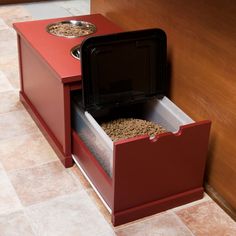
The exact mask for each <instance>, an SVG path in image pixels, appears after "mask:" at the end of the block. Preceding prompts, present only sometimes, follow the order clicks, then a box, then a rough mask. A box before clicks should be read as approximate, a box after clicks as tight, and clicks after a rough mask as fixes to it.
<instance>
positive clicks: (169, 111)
mask: <svg viewBox="0 0 236 236" xmlns="http://www.w3.org/2000/svg"><path fill="white" fill-rule="evenodd" d="M79 93H80V92H76V93H75V94H73V95H72V127H73V129H74V130H75V131H76V132H77V134H78V135H79V136H80V138H81V139H82V140H83V142H84V143H85V144H86V146H87V147H88V149H89V150H90V152H91V153H92V154H93V155H94V157H95V158H96V159H97V160H98V162H99V163H100V165H101V166H102V167H103V169H104V170H105V172H106V173H107V174H108V175H109V176H110V177H111V176H112V168H113V141H112V140H111V139H110V137H109V136H108V135H107V134H106V133H105V132H104V130H103V129H102V128H101V126H100V125H99V124H100V123H101V122H104V121H108V120H113V119H117V118H129V117H132V118H139V119H145V120H148V121H152V122H155V123H157V124H160V125H161V126H162V127H164V128H165V129H166V130H167V131H169V132H172V133H176V132H178V130H179V128H180V126H182V125H186V124H191V123H194V121H193V120H192V119H191V118H190V117H189V116H188V115H186V114H185V113H184V112H183V111H182V110H181V109H180V108H178V107H177V106H176V105H175V104H174V103H173V102H171V101H170V100H169V99H168V98H167V97H164V98H162V99H151V100H150V101H149V102H146V103H142V104H133V105H131V106H124V107H115V108H110V109H107V110H103V111H102V112H101V111H98V112H94V113H93V114H90V113H89V112H87V111H83V110H82V109H81V108H80V98H81V95H80V94H79Z"/></svg>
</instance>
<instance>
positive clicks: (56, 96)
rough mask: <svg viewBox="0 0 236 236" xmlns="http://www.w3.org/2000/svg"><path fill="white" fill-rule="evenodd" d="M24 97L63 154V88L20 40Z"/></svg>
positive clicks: (35, 54) (33, 51)
mask: <svg viewBox="0 0 236 236" xmlns="http://www.w3.org/2000/svg"><path fill="white" fill-rule="evenodd" d="M21 65H22V68H21V69H22V72H21V73H22V77H23V84H24V87H23V93H24V94H26V96H27V98H28V99H29V100H30V102H31V104H32V105H33V106H34V107H35V109H36V110H37V112H38V113H39V114H40V116H41V118H42V119H43V120H44V121H45V123H46V124H47V126H48V127H49V128H50V130H51V132H52V133H53V134H54V136H55V137H56V138H57V140H58V142H59V143H60V144H61V146H62V147H63V150H64V152H65V154H67V153H68V152H69V151H70V150H66V145H65V144H66V134H65V125H66V123H65V110H64V85H63V83H60V82H59V81H58V79H57V78H56V77H55V74H54V73H53V72H52V71H51V69H50V68H49V66H48V65H47V64H46V63H45V62H44V61H42V60H41V58H40V57H39V56H38V55H37V52H36V51H35V50H34V49H32V48H31V47H30V46H29V45H28V44H27V42H26V41H25V40H21Z"/></svg>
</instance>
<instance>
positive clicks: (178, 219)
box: [170, 212, 195, 236]
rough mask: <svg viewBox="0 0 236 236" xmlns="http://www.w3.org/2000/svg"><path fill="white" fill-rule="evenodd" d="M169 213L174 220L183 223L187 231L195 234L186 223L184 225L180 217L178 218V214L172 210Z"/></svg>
mask: <svg viewBox="0 0 236 236" xmlns="http://www.w3.org/2000/svg"><path fill="white" fill-rule="evenodd" d="M170 213H171V214H172V215H173V216H174V217H175V218H176V220H177V221H178V222H179V223H180V224H181V225H183V226H184V227H185V228H186V229H187V230H188V231H189V233H191V235H192V236H194V235H195V234H194V233H193V232H192V230H191V229H190V228H189V227H188V225H186V224H185V223H184V222H183V221H182V220H181V218H180V217H179V216H178V215H176V214H175V213H174V212H170Z"/></svg>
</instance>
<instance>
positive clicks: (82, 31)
mask: <svg viewBox="0 0 236 236" xmlns="http://www.w3.org/2000/svg"><path fill="white" fill-rule="evenodd" d="M49 32H50V33H51V34H54V35H57V36H65V37H79V36H82V35H87V34H91V33H93V29H92V28H91V29H90V28H86V27H85V26H80V25H73V24H71V23H59V24H55V25H52V26H50V28H49Z"/></svg>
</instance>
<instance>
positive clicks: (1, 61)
mask: <svg viewBox="0 0 236 236" xmlns="http://www.w3.org/2000/svg"><path fill="white" fill-rule="evenodd" d="M4 54H5V55H4V56H0V70H1V71H3V70H4V67H5V66H7V65H16V64H17V63H18V55H17V53H16V52H12V53H4ZM4 74H5V72H4Z"/></svg>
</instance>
